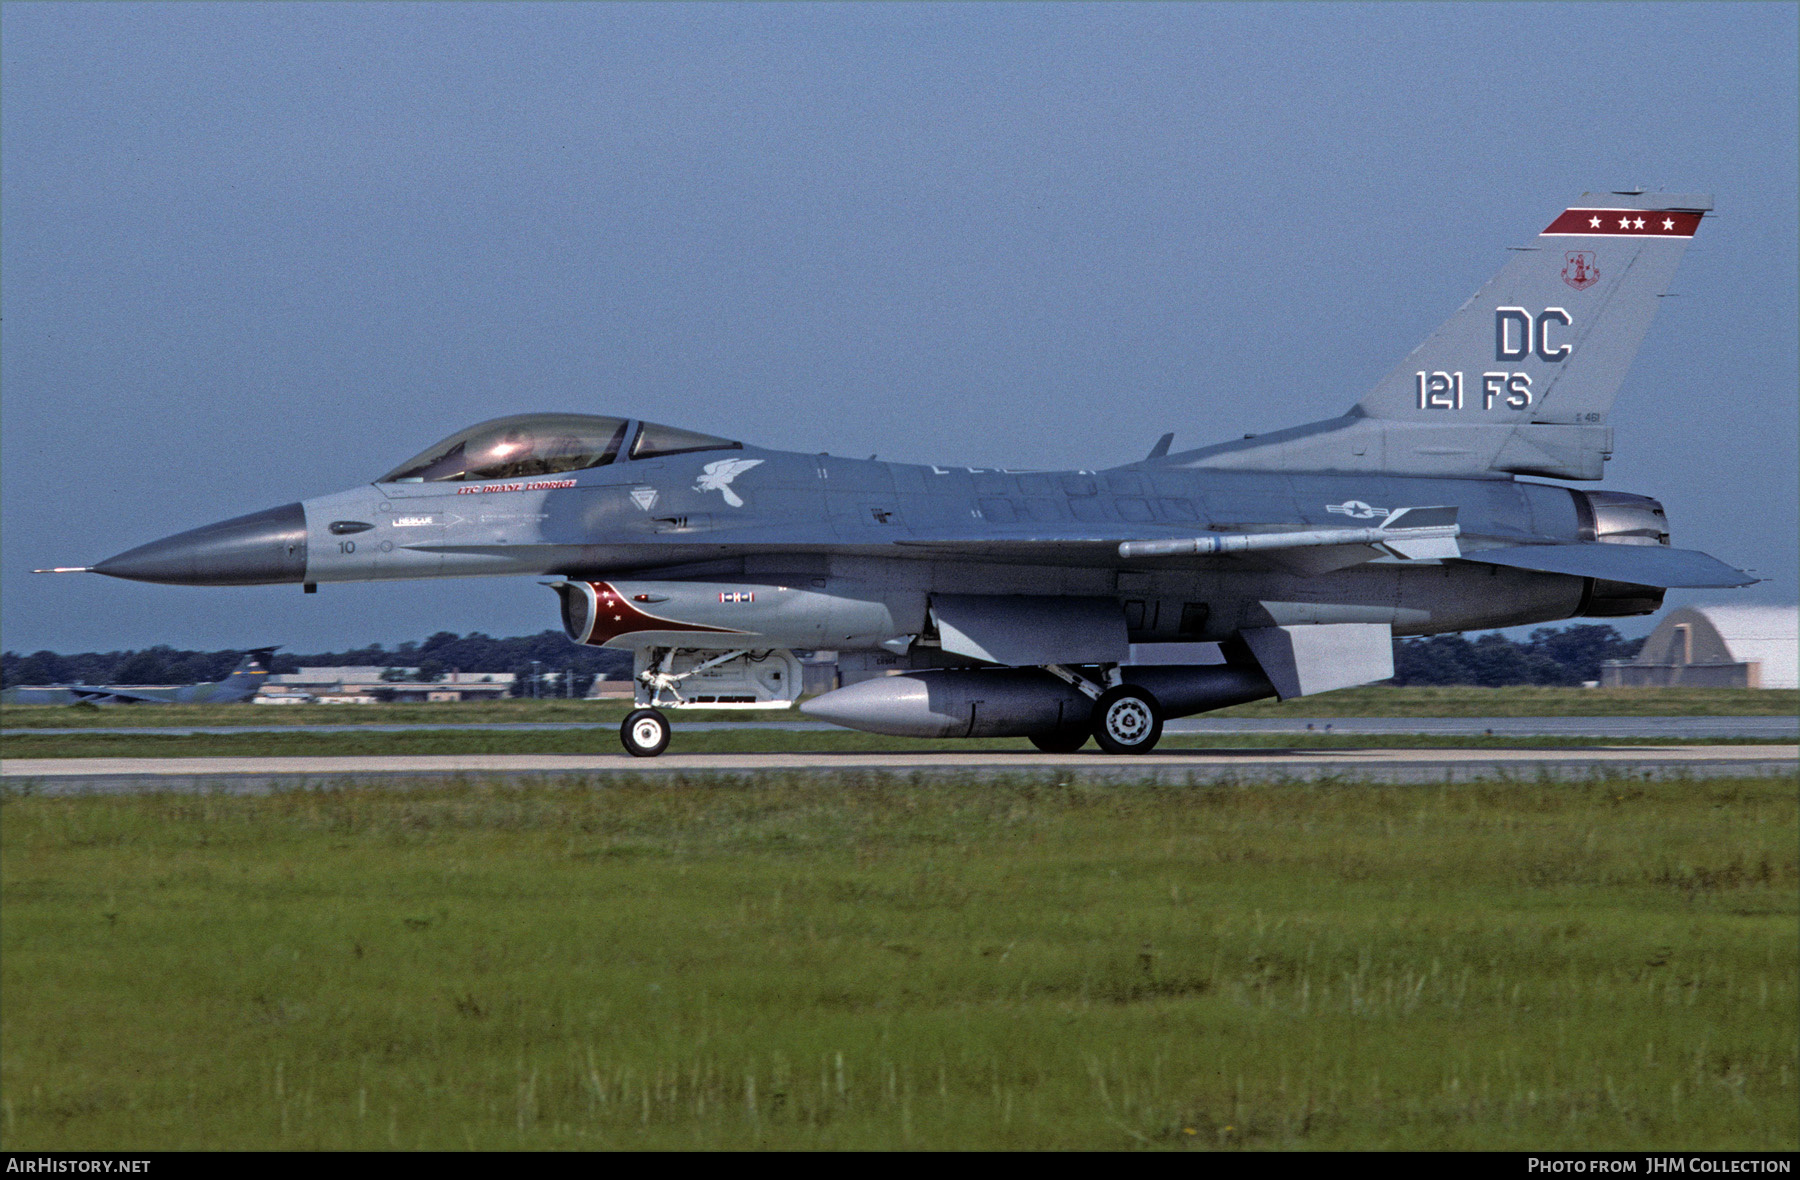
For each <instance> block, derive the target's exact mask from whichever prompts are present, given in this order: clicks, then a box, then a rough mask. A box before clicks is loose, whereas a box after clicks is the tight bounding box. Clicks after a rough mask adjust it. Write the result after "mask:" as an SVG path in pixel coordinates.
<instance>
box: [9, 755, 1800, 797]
mask: <svg viewBox="0 0 1800 1180" xmlns="http://www.w3.org/2000/svg"><path fill="white" fill-rule="evenodd" d="M1797 771H1800V746H1796V745H1753V746H1752V745H1743V746H1630V747H1605V746H1596V747H1593V748H1589V749H1568V748H1562V749H1542V750H1529V749H1524V750H1520V749H1512V750H1493V749H1468V750H1458V749H1433V750H1397V749H1392V748H1372V749H1366V750H1357V749H1339V750H1279V749H1274V750H1270V749H1256V750H1248V749H1246V750H1168V751H1156V752H1154V753H1151V754H1147V755H1142V756H1137V757H1113V756H1109V755H1105V754H1099V753H1091V752H1084V753H1077V754H1041V753H1023V752H1021V753H1011V752H1007V753H995V752H988V751H969V752H958V751H956V750H954V749H946V750H943V751H941V752H940V751H930V752H927V753H898V754H896V753H760V754H665V755H663V756H662V757H660V758H654V759H640V758H631V757H629V756H628V755H626V754H624V753H623V752H620V753H617V754H613V753H601V754H455V755H433V756H420V757H347V758H18V759H11V760H9V761H6V762H5V763H0V782H3V783H4V786H5V788H6V790H7V791H9V792H29V793H32V794H51V795H73V794H96V793H102V794H117V793H127V792H134V791H221V792H228V793H234V794H257V793H266V792H270V791H277V790H293V789H300V788H331V787H341V786H344V785H348V784H349V783H350V782H352V781H366V780H369V779H380V780H382V781H383V782H385V783H388V784H391V785H394V786H401V785H405V784H406V783H407V782H409V781H410V782H426V781H443V780H445V779H457V780H464V781H487V782H521V781H530V780H540V781H541V780H546V779H562V780H581V781H585V782H590V783H594V784H596V785H606V784H620V783H625V782H631V781H636V782H657V781H662V782H668V781H669V780H672V779H674V780H682V781H693V780H708V779H743V778H746V777H754V776H757V775H764V774H804V775H821V776H824V775H851V776H855V777H858V778H861V777H866V776H870V775H878V776H883V777H897V778H913V777H944V776H949V775H964V776H967V775H973V776H977V777H981V778H998V777H1004V776H1009V775H1018V776H1030V777H1033V778H1041V777H1044V776H1048V775H1053V776H1055V777H1056V778H1057V779H1058V780H1059V781H1070V780H1094V781H1132V782H1144V781H1155V782H1162V783H1219V782H1271V781H1284V780H1285V781H1317V780H1321V779H1349V780H1354V781H1362V782H1384V783H1437V782H1469V781H1475V780H1508V779H1512V780H1519V779H1531V780H1537V779H1540V778H1553V779H1565V780H1566V779H1584V778H1590V777H1593V776H1594V775H1597V774H1625V775H1629V776H1632V777H1635V778H1644V779H1678V778H1695V779H1699V778H1717V777H1721V776H1727V775H1731V776H1736V775H1748V776H1765V775H1793V774H1796V773H1797Z"/></svg>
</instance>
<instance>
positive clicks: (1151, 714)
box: [1094, 684, 1163, 754]
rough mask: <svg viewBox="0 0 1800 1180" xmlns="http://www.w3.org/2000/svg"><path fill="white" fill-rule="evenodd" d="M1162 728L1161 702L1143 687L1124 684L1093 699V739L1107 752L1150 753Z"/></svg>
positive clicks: (1159, 737)
mask: <svg viewBox="0 0 1800 1180" xmlns="http://www.w3.org/2000/svg"><path fill="white" fill-rule="evenodd" d="M1162 728H1163V717H1162V706H1161V705H1158V704H1157V703H1156V698H1155V697H1153V696H1151V695H1150V694H1149V693H1148V692H1145V691H1144V690H1143V689H1141V688H1137V687H1135V686H1133V685H1129V684H1121V685H1119V686H1118V687H1117V688H1110V689H1107V690H1106V692H1104V693H1102V694H1101V695H1100V699H1099V700H1097V701H1095V702H1094V740H1095V741H1096V742H1098V743H1100V748H1101V749H1102V750H1105V751H1106V752H1107V753H1108V754H1148V753H1149V752H1150V751H1151V750H1154V749H1156V743H1157V742H1158V741H1159V740H1161V738H1162Z"/></svg>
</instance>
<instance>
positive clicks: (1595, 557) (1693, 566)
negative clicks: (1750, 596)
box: [1462, 542, 1762, 589]
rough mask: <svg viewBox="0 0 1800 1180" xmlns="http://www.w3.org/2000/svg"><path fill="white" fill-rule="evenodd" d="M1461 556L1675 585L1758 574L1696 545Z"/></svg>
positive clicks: (1526, 549) (1734, 582)
mask: <svg viewBox="0 0 1800 1180" xmlns="http://www.w3.org/2000/svg"><path fill="white" fill-rule="evenodd" d="M1462 559H1463V560H1464V561H1476V562H1481V563H1483V564H1486V565H1505V566H1511V567H1512V568H1513V569H1521V570H1536V571H1538V572H1539V573H1546V574H1573V575H1575V576H1577V577H1583V578H1604V579H1606V580H1607V581H1609V582H1630V583H1632V584H1634V585H1638V586H1662V587H1665V588H1677V589H1680V588H1698V587H1715V586H1749V585H1751V584H1752V583H1755V582H1759V581H1761V580H1762V579H1760V578H1756V577H1753V576H1751V575H1750V574H1747V573H1745V572H1744V571H1743V570H1738V569H1733V568H1731V567H1730V566H1728V565H1726V564H1725V563H1724V562H1722V561H1720V560H1719V559H1718V558H1716V557H1712V556H1709V555H1708V554H1705V553H1701V552H1700V551H1698V550H1696V549H1669V548H1666V547H1664V546H1662V545H1608V544H1604V543H1599V542H1583V543H1580V544H1574V545H1516V546H1511V547H1508V548H1504V549H1483V550H1481V551H1479V552H1476V553H1465V554H1463V555H1462Z"/></svg>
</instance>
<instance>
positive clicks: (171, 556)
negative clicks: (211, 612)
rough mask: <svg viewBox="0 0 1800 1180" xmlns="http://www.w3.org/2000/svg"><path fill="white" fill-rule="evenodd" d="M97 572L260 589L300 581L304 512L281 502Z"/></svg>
mask: <svg viewBox="0 0 1800 1180" xmlns="http://www.w3.org/2000/svg"><path fill="white" fill-rule="evenodd" d="M94 572H95V573H97V574H106V575H107V576H109V577H114V578H130V579H131V580H132V581H135V582H164V583H167V584H169V585H175V586H260V585H267V584H270V583H275V582H304V581H305V580H306V509H305V508H303V507H301V505H299V504H298V503H294V504H284V505H282V506H281V507H280V508H270V509H268V510H267V511H264V512H252V513H251V514H250V515H248V516H238V517H234V518H232V519H231V520H221V521H220V522H219V523H217V524H209V525H205V526H203V527H201V528H197V529H189V530H188V531H187V532H185V533H176V534H175V535H174V536H172V537H164V538H163V539H162V540H160V541H152V542H150V543H149V544H148V545H139V546H138V547H137V548H136V549H128V550H126V551H125V552H124V553H121V554H119V555H118V556H117V557H109V558H107V559H106V560H105V561H103V562H101V563H100V564H99V565H97V566H95V567H94Z"/></svg>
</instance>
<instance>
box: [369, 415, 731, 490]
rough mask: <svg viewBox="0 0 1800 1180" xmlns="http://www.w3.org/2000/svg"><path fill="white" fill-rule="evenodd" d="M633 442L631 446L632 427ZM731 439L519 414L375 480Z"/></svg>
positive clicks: (556, 465) (550, 467) (517, 473)
mask: <svg viewBox="0 0 1800 1180" xmlns="http://www.w3.org/2000/svg"><path fill="white" fill-rule="evenodd" d="M634 426H635V427H636V431H635V433H632V437H631V445H630V447H629V448H626V447H625V438H626V435H627V433H630V432H631V428H632V427H634ZM743 446H744V444H743V443H741V442H733V441H731V440H730V439H725V438H717V437H715V436H713V435H710V434H700V433H698V432H696V431H692V430H680V429H677V428H676V427H673V426H659V425H657V424H656V423H654V422H638V421H635V420H633V419H630V418H602V417H599V416H597V415H592V414H514V415H512V416H511V417H509V418H495V419H494V420H493V421H491V422H483V423H481V424H480V425H479V426H471V427H469V428H468V429H467V430H464V431H460V432H458V433H456V434H453V435H451V436H450V437H449V438H447V439H445V440H444V441H442V442H440V443H438V444H436V445H435V446H431V447H427V448H426V449H425V450H423V451H421V452H420V453H419V454H417V455H414V456H413V457H412V458H411V459H408V460H407V461H406V462H404V463H402V464H400V466H398V467H396V468H394V469H393V470H392V471H390V472H388V473H387V474H386V475H384V476H382V477H381V478H380V479H378V480H376V481H375V482H376V483H439V482H442V481H446V480H467V479H516V478H520V477H522V476H535V475H556V474H558V473H560V472H564V471H583V470H586V469H587V468H590V467H604V466H605V465H606V464H608V463H612V462H615V461H617V460H618V459H619V458H620V452H621V450H624V452H625V455H626V457H629V458H632V459H653V458H656V457H658V456H662V455H680V454H685V453H687V452H689V451H735V450H742V449H743Z"/></svg>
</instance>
